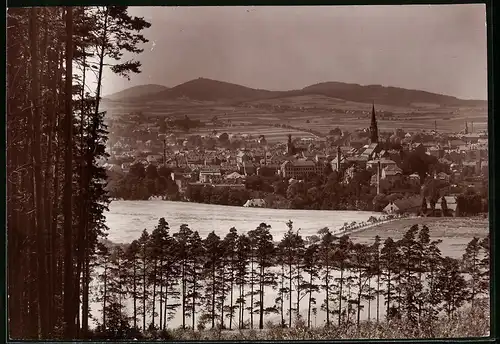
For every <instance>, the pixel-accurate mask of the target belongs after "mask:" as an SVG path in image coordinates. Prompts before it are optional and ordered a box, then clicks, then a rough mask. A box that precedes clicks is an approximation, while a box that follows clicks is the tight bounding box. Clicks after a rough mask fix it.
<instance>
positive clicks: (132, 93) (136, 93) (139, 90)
mask: <svg viewBox="0 0 500 344" xmlns="http://www.w3.org/2000/svg"><path fill="white" fill-rule="evenodd" d="M168 89H169V88H168V87H166V86H163V85H156V84H148V85H139V86H134V87H130V88H127V89H125V90H123V91H120V92H116V93H113V94H110V95H107V96H103V98H105V99H108V100H127V99H135V98H140V97H143V96H147V95H153V94H156V93H159V92H162V91H165V90H168Z"/></svg>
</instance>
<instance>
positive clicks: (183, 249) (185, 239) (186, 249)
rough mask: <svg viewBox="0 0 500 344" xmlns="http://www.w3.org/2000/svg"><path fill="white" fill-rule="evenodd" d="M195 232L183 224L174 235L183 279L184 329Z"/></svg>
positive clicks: (183, 327)
mask: <svg viewBox="0 0 500 344" xmlns="http://www.w3.org/2000/svg"><path fill="white" fill-rule="evenodd" d="M192 234H193V231H192V230H191V229H190V228H189V227H188V225H187V224H182V225H181V227H180V230H179V232H177V233H174V238H175V240H176V246H177V252H178V261H179V265H180V275H181V276H180V277H181V304H182V329H185V328H186V316H187V307H186V304H187V287H188V285H187V277H188V274H189V271H188V264H189V255H190V238H191V236H192Z"/></svg>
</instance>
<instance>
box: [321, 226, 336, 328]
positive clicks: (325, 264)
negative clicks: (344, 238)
mask: <svg viewBox="0 0 500 344" xmlns="http://www.w3.org/2000/svg"><path fill="white" fill-rule="evenodd" d="M320 234H321V235H322V236H321V241H320V244H319V257H320V265H321V268H322V270H323V277H322V285H321V288H322V289H323V290H324V291H325V299H324V301H323V305H322V307H321V308H322V309H324V310H325V312H326V327H329V326H330V315H331V314H332V312H333V311H332V310H331V309H330V301H331V297H332V296H331V295H332V288H333V282H334V277H333V252H332V250H333V244H334V240H335V237H334V236H333V235H332V233H331V232H330V230H329V229H328V228H325V230H324V231H322V232H321V233H320Z"/></svg>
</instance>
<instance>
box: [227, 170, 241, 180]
mask: <svg viewBox="0 0 500 344" xmlns="http://www.w3.org/2000/svg"><path fill="white" fill-rule="evenodd" d="M224 179H229V180H240V179H245V176H244V175H241V174H239V173H238V172H232V173H229V174H227V175H225V176H224Z"/></svg>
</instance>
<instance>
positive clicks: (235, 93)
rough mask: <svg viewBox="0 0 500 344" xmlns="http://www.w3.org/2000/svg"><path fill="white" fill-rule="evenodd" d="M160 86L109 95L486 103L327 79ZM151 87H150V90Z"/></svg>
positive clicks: (141, 100)
mask: <svg viewBox="0 0 500 344" xmlns="http://www.w3.org/2000/svg"><path fill="white" fill-rule="evenodd" d="M152 86H155V87H152ZM161 87H163V86H159V85H144V86H142V88H141V86H137V87H132V88H130V89H127V90H124V91H122V92H119V93H115V94H114V95H112V97H114V98H110V97H109V96H108V97H106V98H110V99H112V100H113V99H123V100H125V99H127V100H129V101H131V102H134V103H144V102H151V101H161V100H171V99H179V98H187V99H192V100H199V101H226V102H245V101H251V100H260V99H277V98H283V97H291V96H302V95H323V96H327V97H331V98H337V99H342V100H348V101H353V102H360V103H371V102H372V101H374V102H375V103H377V104H384V105H393V106H411V105H412V104H415V103H429V104H436V105H440V106H464V107H468V106H471V107H473V106H483V107H486V106H487V102H486V101H483V100H463V99H459V98H456V97H452V96H446V95H442V94H436V93H431V92H426V91H420V90H409V89H404V88H397V87H384V86H381V85H367V86H363V85H358V84H348V83H342V82H324V83H319V84H315V85H310V86H307V87H304V88H303V89H301V90H290V91H269V90H263V89H254V88H250V87H245V86H241V85H237V84H232V83H228V82H223V81H217V80H211V79H206V78H198V79H194V80H191V81H188V82H186V83H183V84H180V85H178V86H175V87H173V88H165V87H163V88H164V89H161ZM148 88H151V89H150V90H148Z"/></svg>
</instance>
